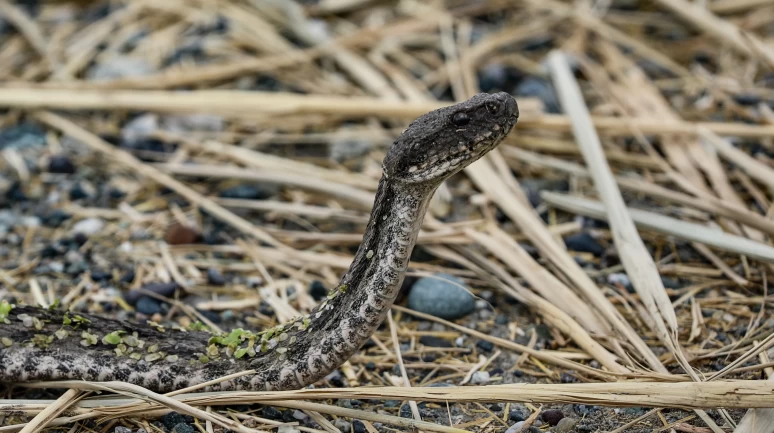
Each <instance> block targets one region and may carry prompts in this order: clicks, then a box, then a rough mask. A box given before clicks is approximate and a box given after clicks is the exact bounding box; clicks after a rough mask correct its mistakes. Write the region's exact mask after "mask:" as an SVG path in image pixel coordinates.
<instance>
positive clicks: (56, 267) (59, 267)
mask: <svg viewBox="0 0 774 433" xmlns="http://www.w3.org/2000/svg"><path fill="white" fill-rule="evenodd" d="M48 269H50V270H51V272H53V273H55V274H61V273H62V272H64V270H65V266H64V263H62V262H50V263H49V264H48Z"/></svg>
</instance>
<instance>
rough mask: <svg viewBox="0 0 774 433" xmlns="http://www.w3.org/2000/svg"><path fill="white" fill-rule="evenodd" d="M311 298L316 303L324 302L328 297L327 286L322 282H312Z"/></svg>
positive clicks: (310, 288) (310, 285)
mask: <svg viewBox="0 0 774 433" xmlns="http://www.w3.org/2000/svg"><path fill="white" fill-rule="evenodd" d="M309 296H311V297H312V298H313V299H314V300H315V301H318V302H319V301H322V300H323V299H325V297H326V296H328V289H326V288H325V285H324V284H323V283H322V282H321V281H319V280H312V282H311V283H310V284H309Z"/></svg>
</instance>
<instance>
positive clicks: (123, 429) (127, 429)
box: [113, 425, 132, 433]
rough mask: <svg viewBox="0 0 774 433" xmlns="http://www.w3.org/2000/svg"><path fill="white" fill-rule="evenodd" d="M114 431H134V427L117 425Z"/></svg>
mask: <svg viewBox="0 0 774 433" xmlns="http://www.w3.org/2000/svg"><path fill="white" fill-rule="evenodd" d="M113 432H115V433H132V429H130V428H129V427H124V426H122V425H120V426H117V427H116V428H115V429H114V430H113Z"/></svg>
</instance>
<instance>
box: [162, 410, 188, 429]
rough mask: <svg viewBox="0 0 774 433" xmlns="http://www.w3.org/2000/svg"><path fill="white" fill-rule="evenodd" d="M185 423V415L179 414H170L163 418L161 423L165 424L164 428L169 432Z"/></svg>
mask: <svg viewBox="0 0 774 433" xmlns="http://www.w3.org/2000/svg"><path fill="white" fill-rule="evenodd" d="M184 422H185V418H183V415H181V414H179V413H177V412H169V413H167V414H166V415H164V416H162V417H161V423H162V424H164V427H166V428H167V429H168V430H172V429H173V428H174V427H175V426H176V425H178V424H180V423H184Z"/></svg>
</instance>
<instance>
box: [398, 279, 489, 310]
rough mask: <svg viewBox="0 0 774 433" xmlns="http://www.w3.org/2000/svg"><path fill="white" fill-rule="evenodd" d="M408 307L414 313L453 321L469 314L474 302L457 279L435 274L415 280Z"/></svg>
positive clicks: (474, 304)
mask: <svg viewBox="0 0 774 433" xmlns="http://www.w3.org/2000/svg"><path fill="white" fill-rule="evenodd" d="M408 306H409V308H411V309H412V310H415V311H420V312H422V313H426V314H431V315H433V316H436V317H440V318H442V319H446V320H455V319H459V318H460V317H463V316H465V315H467V314H469V313H471V312H472V311H473V310H474V309H475V306H476V300H475V298H473V296H472V295H471V294H470V293H469V292H468V291H467V287H466V286H465V284H464V283H463V282H462V281H461V280H460V279H458V278H457V277H455V276H453V275H449V274H436V275H435V276H434V277H432V278H431V277H423V278H420V279H419V280H417V282H416V283H415V284H414V286H413V287H412V288H411V292H410V293H409V296H408Z"/></svg>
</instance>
